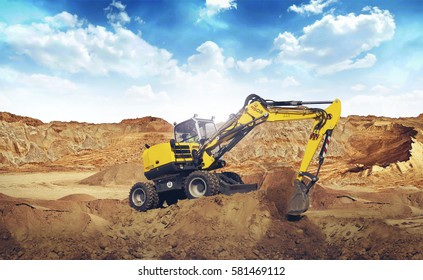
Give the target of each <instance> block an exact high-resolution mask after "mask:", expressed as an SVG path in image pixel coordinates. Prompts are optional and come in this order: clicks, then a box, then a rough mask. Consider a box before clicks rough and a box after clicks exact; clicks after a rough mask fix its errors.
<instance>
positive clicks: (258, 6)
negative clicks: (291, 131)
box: [0, 0, 423, 122]
mask: <svg viewBox="0 0 423 280" xmlns="http://www.w3.org/2000/svg"><path fill="white" fill-rule="evenodd" d="M422 18H423V1H421V0H420V1H416V0H414V1H413V0H405V1H388V0H384V1H383V0H378V1H370V0H367V1H364V0H363V1H362V0H357V1H345V0H311V1H310V0H307V1H291V0H268V1H254V0H195V1H194V0H184V1H170V0H155V1H153V0H148V1H147V0H144V1H143V0H140V1H128V0H127V1H125V0H121V1H116V0H107V1H103V0H93V1H82V0H72V1H70V0H68V1H66V0H58V1H43V0H33V1H19V0H17V1H11V0H0V54H1V55H0V111H9V112H12V113H15V114H20V115H27V116H32V117H36V118H40V119H41V120H43V121H51V120H76V121H87V122H118V121H120V120H121V119H124V118H133V117H142V116H147V115H152V116H157V117H162V118H164V119H166V120H168V121H170V122H173V121H182V120H184V119H186V118H189V117H191V116H192V115H193V114H194V113H198V114H199V115H200V116H202V117H210V116H212V115H214V116H216V117H217V120H218V121H223V120H225V119H226V118H227V117H228V115H229V114H231V113H235V112H237V111H238V110H239V108H240V106H242V104H243V100H244V98H245V97H246V96H247V95H248V94H250V93H256V94H259V95H261V96H263V97H264V98H267V99H275V100H328V99H333V98H340V99H341V100H342V102H343V115H344V116H346V115H351V114H358V115H379V116H380V115H383V116H390V117H399V116H417V115H418V114H420V113H423V69H422V64H423V20H422Z"/></svg>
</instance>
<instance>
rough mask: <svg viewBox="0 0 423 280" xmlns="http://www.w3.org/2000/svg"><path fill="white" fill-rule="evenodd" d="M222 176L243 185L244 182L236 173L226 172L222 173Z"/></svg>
mask: <svg viewBox="0 0 423 280" xmlns="http://www.w3.org/2000/svg"><path fill="white" fill-rule="evenodd" d="M222 174H223V175H225V176H226V177H228V178H230V179H232V180H234V181H235V182H237V183H238V184H244V182H243V181H242V179H241V176H239V175H238V173H235V172H229V171H227V172H222Z"/></svg>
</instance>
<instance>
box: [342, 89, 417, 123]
mask: <svg viewBox="0 0 423 280" xmlns="http://www.w3.org/2000/svg"><path fill="white" fill-rule="evenodd" d="M422 108H423V91H422V90H414V91H411V92H404V93H401V92H399V93H395V94H394V93H391V94H381V93H376V94H370V95H356V96H354V97H352V98H350V99H347V100H345V101H343V105H342V110H343V115H344V116H347V115H376V116H389V117H415V116H418V115H419V114H421V113H422Z"/></svg>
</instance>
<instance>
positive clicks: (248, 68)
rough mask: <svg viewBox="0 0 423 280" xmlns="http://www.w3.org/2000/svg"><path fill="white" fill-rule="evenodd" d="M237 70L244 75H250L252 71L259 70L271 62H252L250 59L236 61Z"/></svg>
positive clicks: (263, 60)
mask: <svg viewBox="0 0 423 280" xmlns="http://www.w3.org/2000/svg"><path fill="white" fill-rule="evenodd" d="M236 64H237V65H238V67H239V69H241V71H243V72H245V73H250V72H252V71H256V70H261V69H264V68H266V67H267V66H269V65H270V64H272V61H271V60H266V59H256V60H254V59H253V58H252V57H249V58H247V59H246V60H244V61H241V60H238V61H237V62H236Z"/></svg>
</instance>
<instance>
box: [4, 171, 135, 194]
mask: <svg viewBox="0 0 423 280" xmlns="http://www.w3.org/2000/svg"><path fill="white" fill-rule="evenodd" d="M96 173H97V172H96V171H89V172H83V171H68V172H43V173H34V172H31V173H6V174H0V193H3V194H5V195H8V196H13V197H20V198H28V199H47V200H55V199H59V198H61V197H64V196H67V195H70V194H75V193H84V194H89V195H91V196H93V197H95V198H98V199H105V198H110V199H124V198H126V197H127V195H128V186H126V188H125V187H122V186H120V187H119V186H117V187H112V186H109V187H107V188H105V187H103V186H90V185H83V184H79V181H81V180H82V179H85V178H87V177H89V176H91V175H94V174H96Z"/></svg>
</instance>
